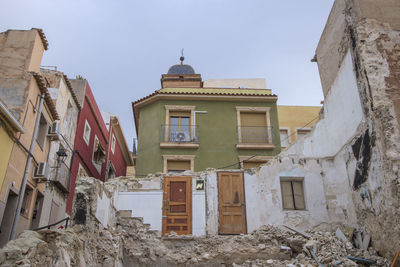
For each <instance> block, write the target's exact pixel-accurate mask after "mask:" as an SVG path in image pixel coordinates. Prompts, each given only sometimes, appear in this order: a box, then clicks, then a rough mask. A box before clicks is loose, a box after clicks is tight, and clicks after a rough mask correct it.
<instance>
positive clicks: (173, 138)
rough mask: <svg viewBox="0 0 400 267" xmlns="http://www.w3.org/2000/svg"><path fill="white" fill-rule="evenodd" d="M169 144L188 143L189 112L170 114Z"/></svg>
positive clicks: (189, 138)
mask: <svg viewBox="0 0 400 267" xmlns="http://www.w3.org/2000/svg"><path fill="white" fill-rule="evenodd" d="M169 121H170V133H169V141H170V142H190V141H191V134H190V112H184V111H181V112H176V111H175V112H170V117H169Z"/></svg>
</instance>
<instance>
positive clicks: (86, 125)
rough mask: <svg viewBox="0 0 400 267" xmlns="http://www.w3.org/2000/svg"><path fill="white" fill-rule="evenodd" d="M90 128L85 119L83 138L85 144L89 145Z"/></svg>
mask: <svg viewBox="0 0 400 267" xmlns="http://www.w3.org/2000/svg"><path fill="white" fill-rule="evenodd" d="M91 130H92V129H91V128H90V125H89V123H88V122H87V121H85V129H84V130H83V140H85V142H86V144H87V145H89V140H90V131H91Z"/></svg>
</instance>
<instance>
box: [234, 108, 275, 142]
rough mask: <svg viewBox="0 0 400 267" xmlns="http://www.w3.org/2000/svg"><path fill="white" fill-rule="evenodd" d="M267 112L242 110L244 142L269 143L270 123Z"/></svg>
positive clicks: (241, 129)
mask: <svg viewBox="0 0 400 267" xmlns="http://www.w3.org/2000/svg"><path fill="white" fill-rule="evenodd" d="M266 115H267V114H266V113H265V112H260V113H258V112H241V113H240V121H241V127H240V133H241V137H242V140H241V141H242V143H268V127H267V126H268V125H267V117H266Z"/></svg>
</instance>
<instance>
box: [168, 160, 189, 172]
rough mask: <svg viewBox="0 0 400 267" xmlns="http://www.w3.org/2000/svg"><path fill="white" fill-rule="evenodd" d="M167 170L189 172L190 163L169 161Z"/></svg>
mask: <svg viewBox="0 0 400 267" xmlns="http://www.w3.org/2000/svg"><path fill="white" fill-rule="evenodd" d="M167 168H168V171H170V170H173V171H187V170H190V161H186V160H185V161H178V160H168V161H167Z"/></svg>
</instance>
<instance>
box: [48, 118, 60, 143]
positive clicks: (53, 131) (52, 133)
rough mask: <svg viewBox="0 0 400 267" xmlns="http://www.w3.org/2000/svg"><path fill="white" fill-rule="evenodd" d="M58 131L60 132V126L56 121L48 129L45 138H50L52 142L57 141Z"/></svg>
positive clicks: (58, 137)
mask: <svg viewBox="0 0 400 267" xmlns="http://www.w3.org/2000/svg"><path fill="white" fill-rule="evenodd" d="M59 131H60V124H59V122H58V121H54V122H53V123H52V124H51V126H50V127H49V132H48V133H47V136H48V137H50V138H51V139H52V140H58V139H60V136H59V134H58V133H59Z"/></svg>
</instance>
